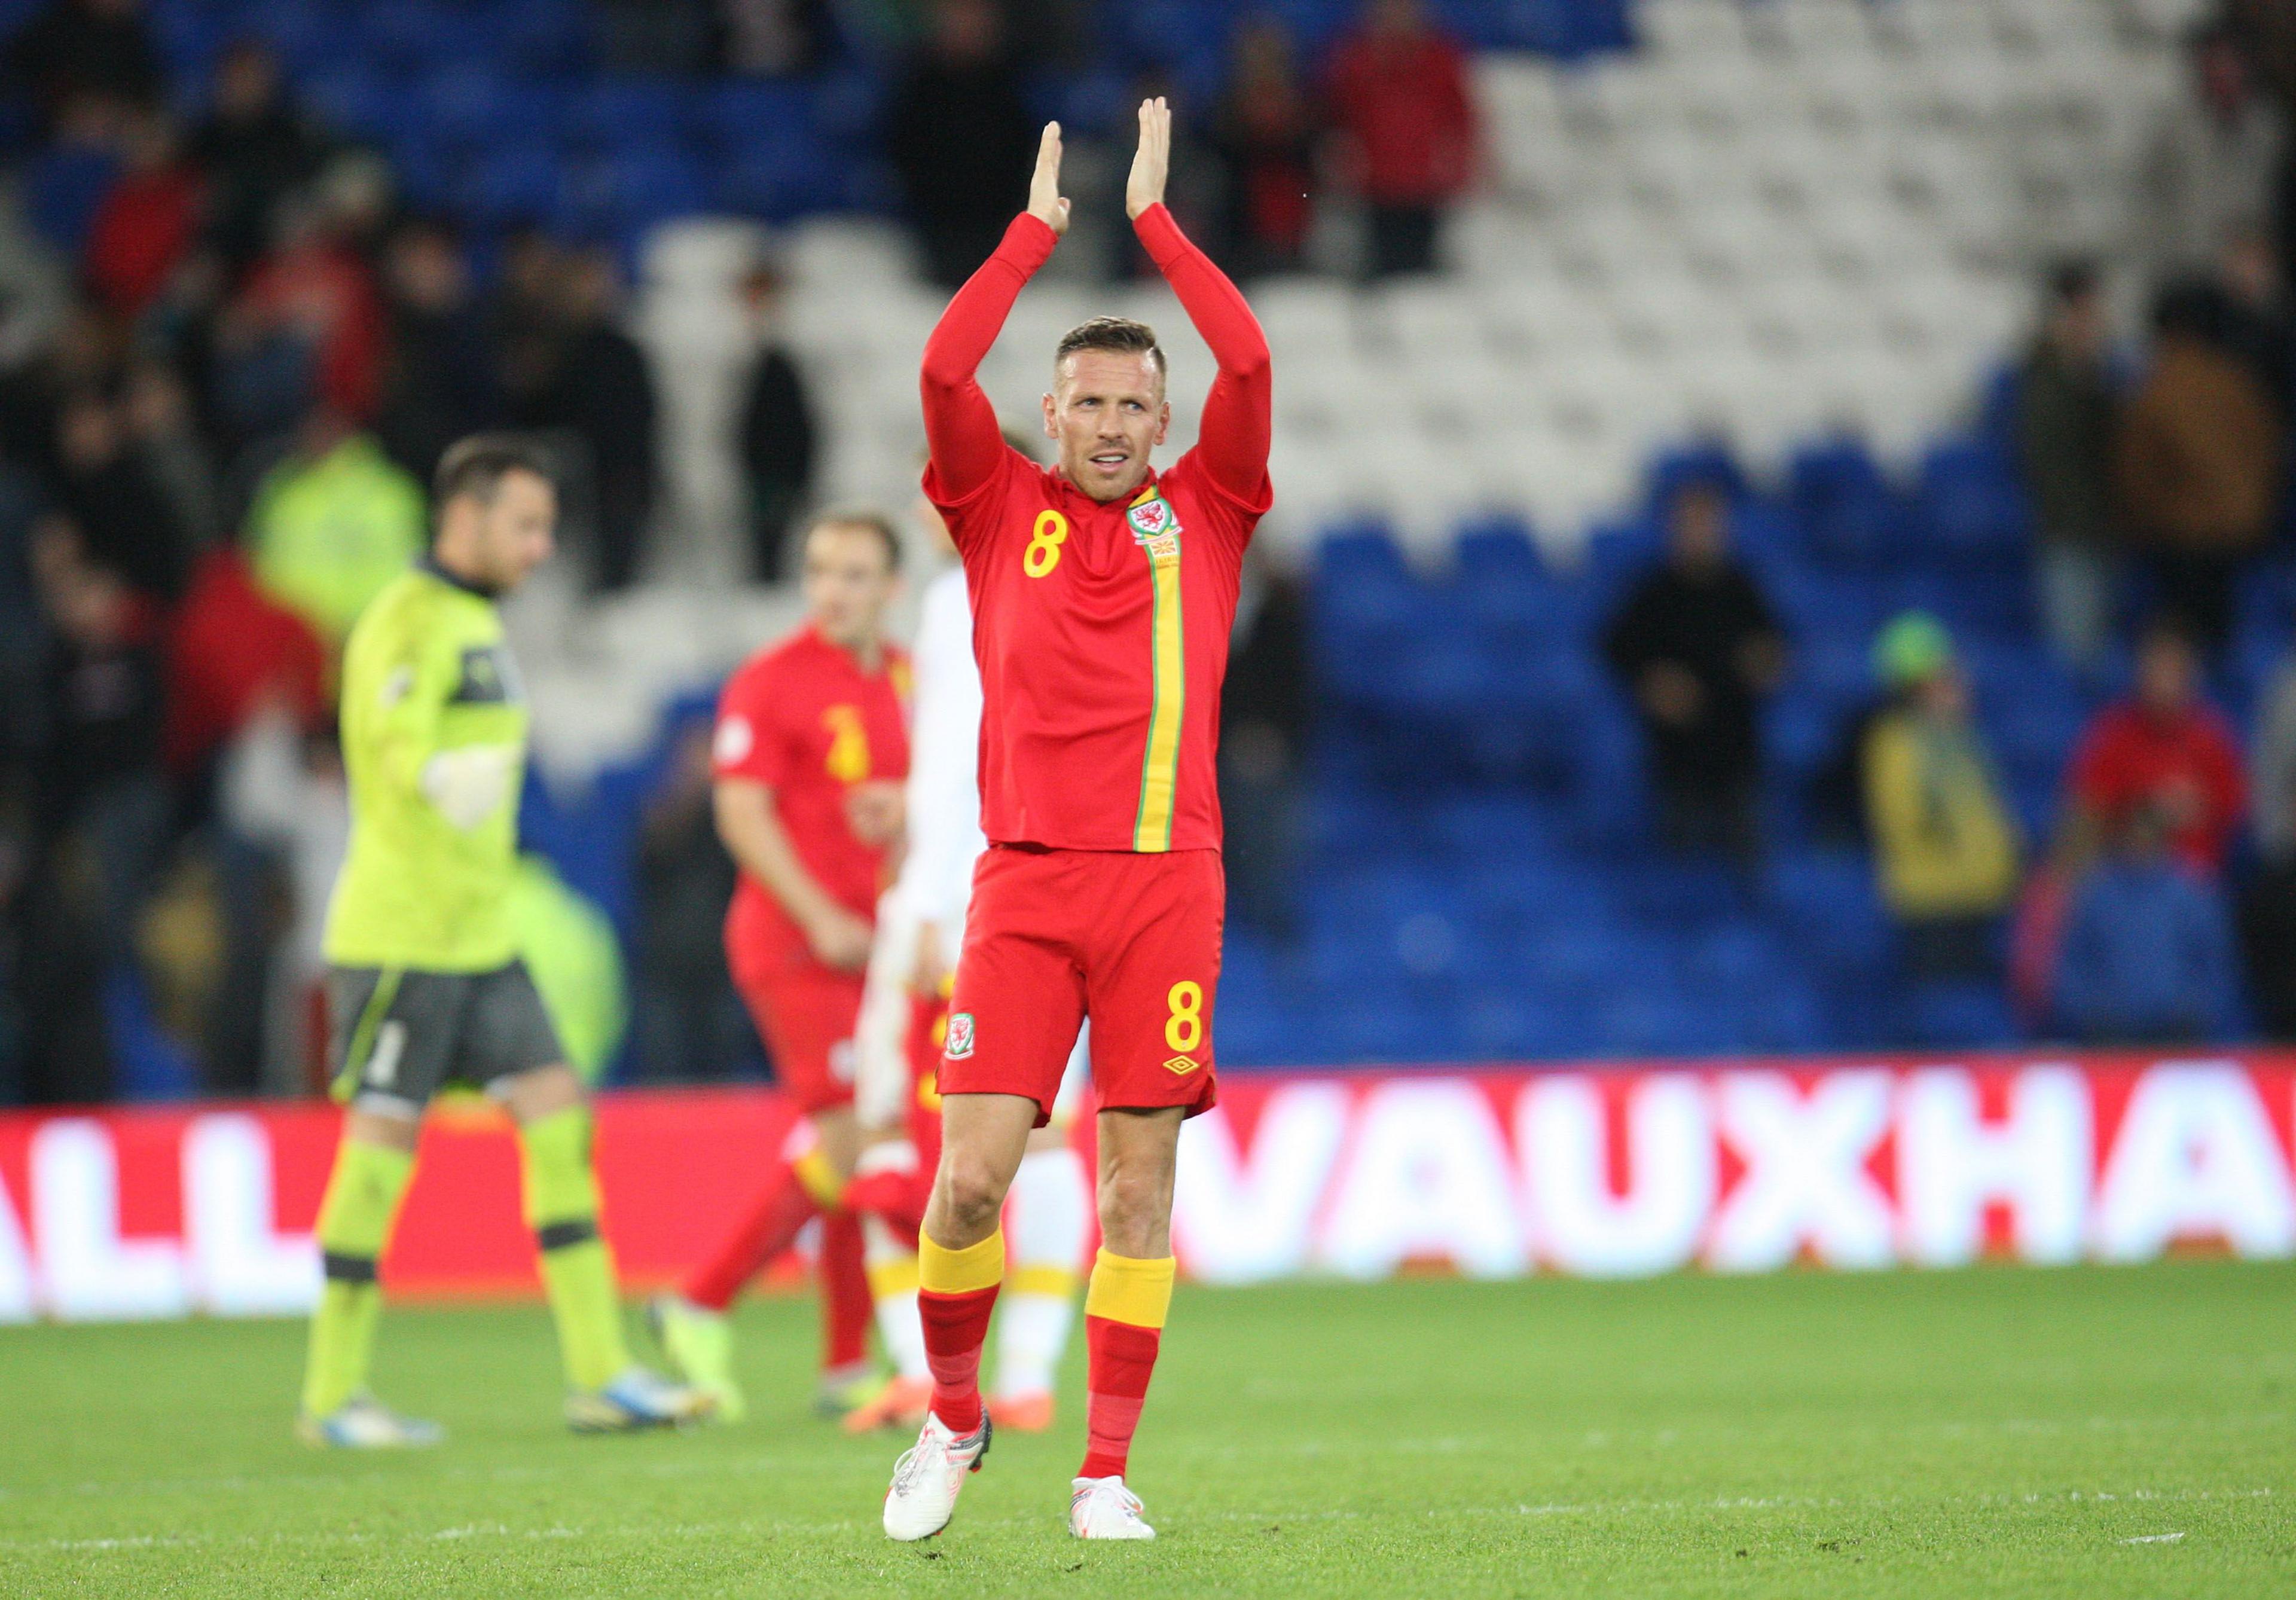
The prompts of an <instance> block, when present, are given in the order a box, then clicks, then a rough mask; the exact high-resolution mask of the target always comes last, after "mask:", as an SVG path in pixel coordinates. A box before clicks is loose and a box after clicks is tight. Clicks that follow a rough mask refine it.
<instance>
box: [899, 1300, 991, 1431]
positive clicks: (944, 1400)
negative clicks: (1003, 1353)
mask: <svg viewBox="0 0 2296 1600" xmlns="http://www.w3.org/2000/svg"><path fill="white" fill-rule="evenodd" d="M995 1308H996V1289H995V1288H994V1287H990V1288H987V1289H973V1290H970V1291H968V1292H964V1293H963V1294H935V1293H934V1292H932V1291H931V1290H930V1289H920V1290H918V1291H917V1316H918V1317H919V1319H920V1320H922V1322H923V1323H924V1325H925V1364H926V1365H927V1366H931V1368H932V1375H933V1398H932V1409H933V1415H935V1416H938V1417H939V1418H940V1420H941V1421H942V1422H943V1423H945V1424H947V1426H948V1429H949V1431H950V1432H953V1433H970V1432H972V1431H973V1430H974V1429H976V1428H978V1427H979V1426H980V1347H981V1346H982V1345H984V1344H986V1343H987V1342H988V1313H989V1312H990V1311H991V1310H993V1309H995Z"/></svg>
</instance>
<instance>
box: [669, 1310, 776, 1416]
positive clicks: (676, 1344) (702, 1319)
mask: <svg viewBox="0 0 2296 1600" xmlns="http://www.w3.org/2000/svg"><path fill="white" fill-rule="evenodd" d="M646 1326H647V1327H649V1328H651V1329H652V1331H653V1338H654V1342H655V1343H656V1344H657V1345H659V1346H660V1347H661V1355H662V1359H663V1360H665V1361H667V1362H668V1363H669V1369H670V1371H672V1372H674V1373H676V1374H677V1375H678V1376H679V1377H681V1378H683V1379H684V1380H685V1382H686V1383H688V1384H690V1385H692V1386H693V1388H695V1389H697V1390H699V1391H701V1392H702V1393H703V1394H706V1395H708V1396H709V1398H710V1399H711V1401H712V1402H714V1405H715V1409H714V1411H713V1412H712V1415H715V1416H716V1417H717V1420H718V1421H719V1422H721V1423H738V1422H740V1421H741V1420H742V1417H743V1416H745V1415H748V1413H749V1409H750V1406H749V1402H748V1400H746V1399H743V1397H742V1386H741V1385H740V1384H739V1383H735V1382H734V1327H733V1324H732V1323H731V1322H730V1321H729V1320H728V1319H727V1317H726V1314H725V1313H724V1312H723V1311H711V1310H709V1309H705V1308H703V1307H701V1306H697V1305H695V1304H694V1303H693V1301H690V1300H686V1299H685V1298H684V1297H682V1296H680V1295H676V1294H657V1295H656V1296H654V1297H653V1299H652V1300H650V1301H647V1302H646Z"/></svg>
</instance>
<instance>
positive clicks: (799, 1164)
mask: <svg viewBox="0 0 2296 1600" xmlns="http://www.w3.org/2000/svg"><path fill="white" fill-rule="evenodd" d="M790 1170H791V1171H792V1172H794V1173H796V1174H797V1181H798V1182H799V1183H800V1184H803V1185H804V1186H805V1192H806V1193H807V1194H810V1195H812V1196H813V1202H814V1203H815V1204H816V1205H817V1206H819V1207H820V1208H821V1209H822V1210H824V1211H833V1210H836V1209H837V1205H838V1202H840V1201H841V1200H843V1199H844V1198H845V1180H844V1179H843V1178H841V1177H838V1176H837V1169H836V1168H835V1167H833V1166H832V1165H830V1161H829V1158H828V1157H827V1156H825V1155H824V1154H822V1153H821V1152H820V1151H818V1150H808V1151H807V1152H806V1153H804V1154H803V1155H801V1156H799V1157H798V1158H797V1160H795V1161H791V1163H790Z"/></svg>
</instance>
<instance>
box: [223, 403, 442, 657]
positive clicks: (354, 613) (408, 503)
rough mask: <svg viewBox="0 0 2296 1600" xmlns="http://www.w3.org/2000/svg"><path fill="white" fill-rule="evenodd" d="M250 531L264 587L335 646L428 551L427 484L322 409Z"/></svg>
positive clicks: (263, 498)
mask: <svg viewBox="0 0 2296 1600" xmlns="http://www.w3.org/2000/svg"><path fill="white" fill-rule="evenodd" d="M247 529H248V533H247V537H248V549H249V554H250V557H251V559H252V561H253V562H254V567H255V574H256V579H257V581H258V583H260V584H261V585H262V587H263V589H264V592H265V593H266V594H267V595H270V596H271V597H272V598H274V599H275V600H277V601H278V602H279V603H281V604H283V605H284V606H286V607H287V608H288V609H289V610H291V611H294V612H295V613H296V614H297V615H298V616H299V617H301V618H302V619H304V620H305V621H306V622H308V623H309V624H310V625H311V627H312V628H314V629H315V630H316V632H317V633H318V635H319V636H320V637H321V638H323V639H324V640H326V641H327V643H328V645H329V646H330V647H331V648H332V647H334V646H338V645H340V644H341V643H342V640H343V636H344V635H345V634H347V633H348V632H349V631H350V626H351V624H352V623H353V622H355V621H357V619H358V614H359V612H360V611H363V610H365V606H366V603H367V602H368V601H369V600H371V599H373V597H374V593H375V591H376V590H377V589H380V588H381V587H382V586H383V585H384V584H386V583H389V581H390V580H391V579H392V578H396V577H398V574H399V573H400V572H401V571H402V570H405V568H406V563H407V562H411V561H413V560H414V556H415V554H416V553H417V552H418V551H420V550H421V549H422V545H423V537H424V529H425V523H424V513H423V500H422V488H421V487H420V486H419V485H418V484H416V483H415V481H414V479H412V478H410V477H408V476H407V475H406V472H405V471H403V470H402V469H401V468H399V467H398V465H396V464H394V463H393V462H392V461H391V459H390V457H389V456H388V455H384V454H383V453H382V447H381V445H379V444H377V443H376V442H375V441H374V439H373V435H371V434H365V433H359V432H356V431H352V430H351V429H349V428H348V427H346V426H345V425H344V424H343V423H342V421H341V419H340V418H338V417H333V416H330V415H328V414H324V413H322V414H318V415H316V416H314V417H313V418H312V419H311V421H310V422H309V423H307V425H306V426H305V428H304V430H303V433H302V435H301V437H300V438H299V439H298V441H297V445H296V448H295V450H294V452H293V453H292V454H291V455H289V456H288V457H287V458H286V459H285V460H283V461H282V462H281V463H280V464H278V465H277V466H275V467H273V468H272V469H271V471H270V472H267V473H266V474H265V475H264V478H263V480H262V482H261V483H260V484H258V486H257V488H256V492H255V503H254V505H252V506H251V507H250V509H249V511H248V513H247Z"/></svg>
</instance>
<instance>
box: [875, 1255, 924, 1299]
mask: <svg viewBox="0 0 2296 1600" xmlns="http://www.w3.org/2000/svg"><path fill="white" fill-rule="evenodd" d="M867 1271H868V1274H869V1298H870V1299H872V1300H884V1299H886V1298H887V1297H889V1296H890V1295H895V1294H914V1293H915V1292H917V1259H916V1257H914V1256H895V1257H894V1258H893V1259H891V1260H889V1261H872V1262H870V1263H869V1266H868V1268H867Z"/></svg>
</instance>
